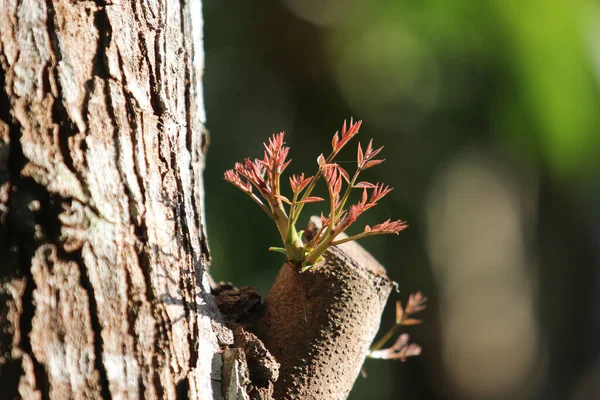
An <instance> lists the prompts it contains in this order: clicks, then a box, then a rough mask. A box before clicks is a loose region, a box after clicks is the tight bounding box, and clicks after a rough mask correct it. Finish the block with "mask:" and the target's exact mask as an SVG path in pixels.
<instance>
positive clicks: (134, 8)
mask: <svg viewBox="0 0 600 400" xmlns="http://www.w3.org/2000/svg"><path fill="white" fill-rule="evenodd" d="M201 32H202V15H201V4H200V0H181V1H175V0H149V1H146V0H143V1H142V0H133V1H129V0H127V1H125V0H118V1H117V0H113V1H107V2H105V1H103V0H97V1H77V2H73V1H68V0H2V2H1V6H0V65H1V69H0V265H1V268H0V398H14V397H23V398H27V399H40V398H41V399H48V398H51V399H68V398H77V399H81V398H105V399H109V398H131V399H134V398H135V399H137V398H148V399H153V398H154V399H166V398H169V399H174V398H184V397H189V398H200V399H212V398H219V397H220V391H221V388H220V368H221V366H220V362H221V357H220V353H219V338H220V340H221V344H223V343H225V344H226V343H231V342H232V341H233V336H232V334H231V332H230V331H228V330H226V329H222V328H220V327H219V325H218V323H217V322H215V321H216V319H215V318H216V317H215V316H216V315H217V314H218V312H217V311H215V309H214V307H213V306H211V304H212V300H211V299H210V296H209V295H207V289H206V285H203V284H202V283H203V276H204V269H205V266H206V262H207V257H208V250H207V246H206V239H205V235H204V232H203V226H202V224H203V221H204V217H203V212H204V210H203V198H202V197H203V192H202V168H203V155H204V149H205V146H206V135H205V132H204V127H203V123H202V122H201V121H204V111H203V103H202V88H201V75H202V68H203V53H202V34H201ZM219 335H220V337H219Z"/></svg>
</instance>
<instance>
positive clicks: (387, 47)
mask: <svg viewBox="0 0 600 400" xmlns="http://www.w3.org/2000/svg"><path fill="white" fill-rule="evenodd" d="M204 17H205V47H206V73H205V77H204V83H205V101H206V109H207V119H208V122H207V124H208V129H209V130H210V133H211V137H210V140H211V143H210V148H209V153H208V163H207V168H206V173H205V177H206V190H207V198H206V204H207V225H208V226H207V228H208V234H209V239H210V248H211V253H212V257H213V262H212V268H211V272H212V274H213V277H214V278H215V279H217V280H227V281H232V282H234V283H235V284H236V285H238V286H241V285H248V284H250V285H256V286H258V287H259V289H260V290H261V292H262V293H264V294H266V292H267V291H268V289H269V287H270V284H271V283H272V281H273V279H274V277H275V275H276V274H277V271H278V269H279V267H280V265H281V263H282V257H281V255H279V254H276V253H270V252H268V251H267V249H268V247H269V246H273V245H276V246H277V245H279V237H278V234H277V231H276V229H275V226H274V224H273V223H272V222H271V221H270V220H269V219H268V218H266V217H265V215H264V214H263V213H262V211H261V210H260V209H259V208H258V207H257V206H256V205H255V204H254V203H253V202H252V201H251V200H250V199H248V198H247V197H246V196H245V195H244V194H243V193H241V191H239V190H238V189H236V188H234V187H233V186H232V185H230V184H229V183H227V182H225V181H224V180H223V179H222V176H223V172H224V171H225V170H226V169H229V168H231V167H232V166H233V164H234V162H235V161H239V160H242V159H243V158H244V157H252V158H254V157H260V156H262V149H261V146H262V142H263V141H265V140H266V139H267V138H268V137H269V136H270V135H271V134H272V133H275V132H279V131H282V130H283V131H286V141H287V144H288V145H289V146H290V147H291V158H292V159H293V162H292V164H291V166H290V167H289V169H288V171H289V172H290V173H298V172H302V171H304V172H307V173H309V174H311V175H312V174H313V173H314V171H315V167H316V157H317V156H318V155H319V154H320V153H321V152H325V153H327V152H328V151H329V150H330V148H331V147H330V146H331V145H330V140H331V137H332V135H333V133H334V132H335V131H336V130H338V129H339V128H340V126H341V124H342V121H343V120H344V119H345V118H348V117H349V116H354V117H355V118H357V119H363V120H364V123H363V128H362V129H361V133H360V135H359V140H360V141H361V142H362V143H363V145H364V144H365V143H366V142H367V141H368V139H370V138H374V143H375V145H378V146H380V145H385V149H384V150H383V154H384V157H385V158H386V159H387V161H386V162H385V163H384V164H382V165H380V166H378V167H377V168H374V169H373V170H372V172H371V174H370V175H369V176H368V177H369V178H370V179H371V180H372V181H383V182H386V183H388V184H390V185H392V186H394V187H395V190H394V191H393V192H392V193H391V196H389V197H388V198H387V201H384V202H383V204H382V205H381V206H379V208H378V209H377V208H376V209H374V210H372V211H369V213H368V214H367V215H365V217H364V218H363V219H362V220H359V221H362V222H364V223H370V224H372V223H377V222H379V221H382V220H385V219H386V218H388V217H392V218H401V219H403V220H406V221H408V223H409V224H410V228H409V229H407V230H406V231H403V232H401V233H400V235H399V236H385V237H379V238H368V239H365V240H363V241H362V242H361V244H362V245H363V246H365V247H366V248H367V249H368V250H369V251H371V252H372V253H373V254H374V255H376V256H377V258H378V259H379V260H380V261H381V262H382V263H383V264H384V265H385V266H386V267H387V268H388V270H389V275H390V276H391V277H392V279H394V280H396V281H397V282H398V283H399V286H400V289H401V291H402V292H401V293H400V294H399V295H398V294H393V295H392V297H391V298H390V302H389V305H390V307H388V310H386V313H385V315H384V318H383V321H382V327H383V328H387V327H389V326H391V325H392V324H393V304H394V301H395V300H398V299H401V300H403V301H405V300H406V298H407V296H408V294H409V293H411V292H415V291H417V290H422V291H423V292H425V294H426V295H428V296H429V298H430V306H429V308H428V309H427V310H426V311H425V312H424V313H422V314H421V317H422V318H424V319H425V324H424V325H421V326H417V327H410V328H407V329H406V331H407V332H408V333H409V334H410V335H411V339H412V340H414V341H416V342H417V343H419V344H421V345H422V347H423V353H422V355H421V356H419V357H417V358H414V359H410V360H408V361H407V362H406V363H400V362H393V361H367V362H366V364H365V369H366V372H367V374H368V377H367V379H363V378H359V379H358V381H357V383H356V385H355V387H354V389H353V391H352V394H351V396H350V398H351V399H365V398H376V399H569V400H571V399H573V400H579V399H593V398H600V340H598V338H599V337H600V291H599V290H598V289H599V286H600V270H599V268H598V267H599V264H600V262H599V260H600V167H599V166H600V162H599V160H598V157H599V151H598V150H600V91H599V87H600V86H599V83H600V3H598V2H597V1H584V0H554V1H551V2H549V1H542V0H528V1H519V2H517V1H514V0H503V1H499V0H498V1H469V0H428V1H420V2H415V1H406V0H388V1H383V0H381V1H380V0H375V1H366V0H345V1H344V0H335V1H334V0H330V1H316V0H312V1H302V0H282V1H253V2H238V1H215V0H205V2H204ZM356 143H357V140H354V141H353V142H352V144H350V145H349V146H348V149H347V150H348V151H347V152H346V153H343V154H342V155H341V157H340V159H341V160H342V161H347V163H343V164H342V165H343V166H344V167H346V168H348V169H350V170H352V169H353V165H352V160H355V149H356ZM306 209H308V207H307V208H306ZM310 211H312V212H313V213H317V212H318V208H314V207H313V208H311V209H309V212H307V213H306V215H305V217H306V219H307V218H308V216H310ZM306 219H305V221H303V222H302V224H304V222H306Z"/></svg>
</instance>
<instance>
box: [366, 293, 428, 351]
mask: <svg viewBox="0 0 600 400" xmlns="http://www.w3.org/2000/svg"><path fill="white" fill-rule="evenodd" d="M426 302H427V297H425V296H423V293H421V292H417V293H415V294H411V295H410V296H408V303H407V305H406V308H402V303H401V302H400V301H397V302H396V323H395V324H394V326H392V328H391V329H390V330H389V331H387V333H386V334H385V335H383V337H382V338H381V339H379V340H378V341H377V342H376V343H375V344H373V345H372V346H371V348H370V349H369V354H368V356H367V357H369V358H379V359H384V360H401V361H406V358H407V357H413V356H418V355H419V354H421V347H420V346H419V345H418V344H416V343H410V344H409V343H408V334H406V333H404V334H402V335H400V336H398V339H396V342H394V344H393V345H392V346H390V347H388V348H386V349H382V347H383V346H385V344H386V343H387V342H389V341H390V339H392V338H393V337H394V335H396V333H398V330H399V329H400V327H401V326H411V325H419V324H420V323H421V322H422V321H421V320H420V319H416V318H409V317H410V316H411V315H413V314H416V313H418V312H419V311H422V310H424V309H425V308H426V307H427V306H426V305H425V303H426Z"/></svg>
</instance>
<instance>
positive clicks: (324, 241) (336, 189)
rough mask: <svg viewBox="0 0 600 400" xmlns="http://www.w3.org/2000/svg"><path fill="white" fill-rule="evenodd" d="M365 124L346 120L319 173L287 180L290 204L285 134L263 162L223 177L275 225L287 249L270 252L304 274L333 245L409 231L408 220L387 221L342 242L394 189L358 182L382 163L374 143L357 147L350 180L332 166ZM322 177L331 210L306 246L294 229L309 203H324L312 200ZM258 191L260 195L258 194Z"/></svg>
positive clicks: (267, 148)
mask: <svg viewBox="0 0 600 400" xmlns="http://www.w3.org/2000/svg"><path fill="white" fill-rule="evenodd" d="M361 124H362V121H358V122H353V121H352V119H351V120H350V124H349V126H347V125H346V121H344V125H343V126H342V130H341V132H336V133H335V134H334V135H333V139H332V141H331V147H332V150H331V153H330V154H329V155H328V156H327V157H325V156H324V155H323V154H321V155H320V156H319V157H318V158H317V163H318V166H319V169H318V170H317V172H316V173H315V174H314V175H313V176H307V177H305V175H304V173H301V174H298V175H292V176H291V177H290V178H289V183H290V188H291V192H292V195H291V200H290V198H288V197H285V196H284V195H283V194H282V193H281V191H282V190H281V189H282V188H281V174H282V173H283V171H284V170H285V169H286V168H287V166H288V165H289V164H290V162H291V160H288V159H287V156H288V153H289V147H286V146H284V144H285V143H284V141H283V138H284V132H281V133H279V134H276V135H273V136H272V137H271V138H270V139H269V142H268V144H267V143H265V144H264V148H265V150H264V155H263V158H262V159H258V158H257V159H255V160H253V161H252V160H250V159H249V158H247V159H245V161H244V162H243V163H239V162H238V163H236V164H235V168H234V169H231V170H228V171H226V172H225V180H227V181H228V182H231V183H232V184H234V185H235V186H237V187H238V188H239V189H241V190H242V191H243V192H244V193H246V194H247V195H248V196H250V197H251V198H252V199H253V200H254V201H255V202H256V203H257V204H258V205H259V206H260V208H262V210H263V211H264V212H265V213H267V215H268V216H269V217H271V219H273V221H275V224H276V225H277V229H278V230H279V234H280V235H281V240H282V241H283V245H284V247H283V248H278V247H272V248H271V249H270V250H273V251H279V252H282V253H284V254H285V255H286V260H287V261H288V262H289V263H291V264H292V265H295V266H297V267H299V269H300V270H301V271H306V270H308V269H310V268H311V267H313V266H314V265H315V264H316V263H318V262H319V261H320V260H321V259H322V255H323V253H324V252H325V251H326V250H327V249H328V248H329V247H330V246H335V245H338V244H342V243H345V242H348V241H351V240H356V239H361V238H364V237H367V236H373V235H381V234H398V233H399V232H400V231H401V230H403V229H405V228H406V227H407V226H408V225H407V224H406V223H405V222H404V221H400V220H397V221H391V220H390V219H388V220H387V221H384V222H382V223H380V224H377V225H375V226H373V227H370V226H368V225H367V226H365V228H364V230H363V232H361V233H359V234H356V235H352V236H348V237H343V238H342V237H340V234H341V233H343V232H344V231H346V230H347V229H348V228H349V227H350V226H351V225H352V224H353V223H354V222H355V221H356V220H357V219H358V217H359V216H360V215H361V214H362V213H364V212H365V211H367V210H368V209H370V208H372V207H374V206H375V205H376V204H377V202H378V201H379V200H381V199H382V198H383V197H384V196H385V195H387V194H388V193H389V192H391V191H392V188H391V187H389V186H386V185H384V184H382V183H376V184H373V183H369V182H365V181H359V179H358V178H359V175H360V173H361V172H363V171H364V170H366V169H368V168H371V167H374V166H376V165H378V164H380V163H382V162H383V161H384V160H383V159H376V158H375V157H376V156H377V155H378V154H379V152H381V149H383V147H380V148H378V149H374V148H373V140H371V141H370V142H369V144H368V146H367V147H366V149H365V150H364V151H363V148H362V146H361V144H360V143H359V144H358V149H357V155H356V159H357V160H356V171H355V172H354V174H353V175H352V177H350V175H349V174H348V172H347V171H346V170H345V169H344V168H342V167H341V166H340V165H338V164H336V163H335V162H334V159H335V157H336V156H337V155H338V153H339V152H340V150H341V149H342V148H343V147H344V146H345V145H346V144H347V143H348V142H349V141H350V140H351V139H352V138H353V137H354V136H356V135H357V134H358V131H359V129H360V126H361ZM321 178H323V180H324V181H325V184H326V186H327V190H328V192H329V210H328V213H327V216H324V215H323V213H321V222H322V226H321V228H320V229H319V230H318V231H317V233H316V235H314V237H313V238H312V239H311V240H310V241H308V243H303V242H302V238H301V237H302V231H298V230H297V229H296V222H297V221H298V218H299V216H300V213H301V212H302V209H303V207H304V205H305V204H306V203H313V202H320V201H323V200H324V199H323V198H321V197H317V196H312V192H313V190H314V188H315V186H316V184H317V182H318V181H319V180H320V179H321ZM254 188H255V189H256V191H257V192H258V193H255V192H254V190H253V189H254ZM353 190H360V191H362V197H361V200H360V201H359V202H358V203H356V204H350V205H349V206H347V203H348V199H349V198H350V193H351V192H352V191H353Z"/></svg>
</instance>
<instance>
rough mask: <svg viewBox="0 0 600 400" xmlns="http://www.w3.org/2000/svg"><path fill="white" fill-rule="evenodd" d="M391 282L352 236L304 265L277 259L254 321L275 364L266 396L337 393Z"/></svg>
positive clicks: (360, 354)
mask: <svg viewBox="0 0 600 400" xmlns="http://www.w3.org/2000/svg"><path fill="white" fill-rule="evenodd" d="M317 220H318V219H317ZM313 226H314V225H313ZM310 230H311V229H310V228H309V229H308V230H307V232H310ZM392 286H393V285H392V282H391V281H390V280H389V279H388V277H387V275H386V272H385V269H384V268H383V267H382V266H381V265H380V264H379V263H378V262H377V261H376V260H375V259H374V258H373V257H372V256H371V255H370V254H369V253H367V252H366V251H365V250H364V249H363V248H362V247H361V246H360V245H359V244H357V243H356V242H349V243H345V244H342V245H340V246H337V247H333V248H331V249H329V250H328V251H327V252H326V253H325V261H324V263H323V264H321V265H319V266H317V267H316V268H314V269H311V270H309V271H308V272H304V273H300V272H299V271H298V269H297V268H295V267H292V266H290V265H288V264H285V265H284V266H283V267H282V268H281V270H280V272H279V275H278V276H277V279H276V281H275V283H274V284H273V287H272V288H271V290H270V291H269V294H268V295H267V297H266V300H265V312H264V315H263V317H262V318H261V320H260V323H259V324H258V328H257V332H258V336H259V338H260V339H262V340H263V342H264V343H265V345H266V346H267V348H268V349H269V351H270V352H271V353H272V354H273V355H274V356H275V358H276V359H277V361H278V362H279V363H280V364H281V367H280V371H279V380H277V382H276V383H275V392H274V397H275V398H276V399H345V398H346V397H347V396H348V394H349V393H350V390H351V389H352V386H353V385H354V381H355V380H356V378H357V377H358V374H359V373H360V370H361V367H362V365H363V363H364V360H365V358H366V355H367V351H368V349H369V346H370V344H371V342H372V341H373V338H374V337H375V334H376V333H377V331H378V329H379V323H380V319H381V313H382V312H383V308H384V306H385V303H386V301H387V298H388V296H389V294H390V292H391V289H392Z"/></svg>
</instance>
